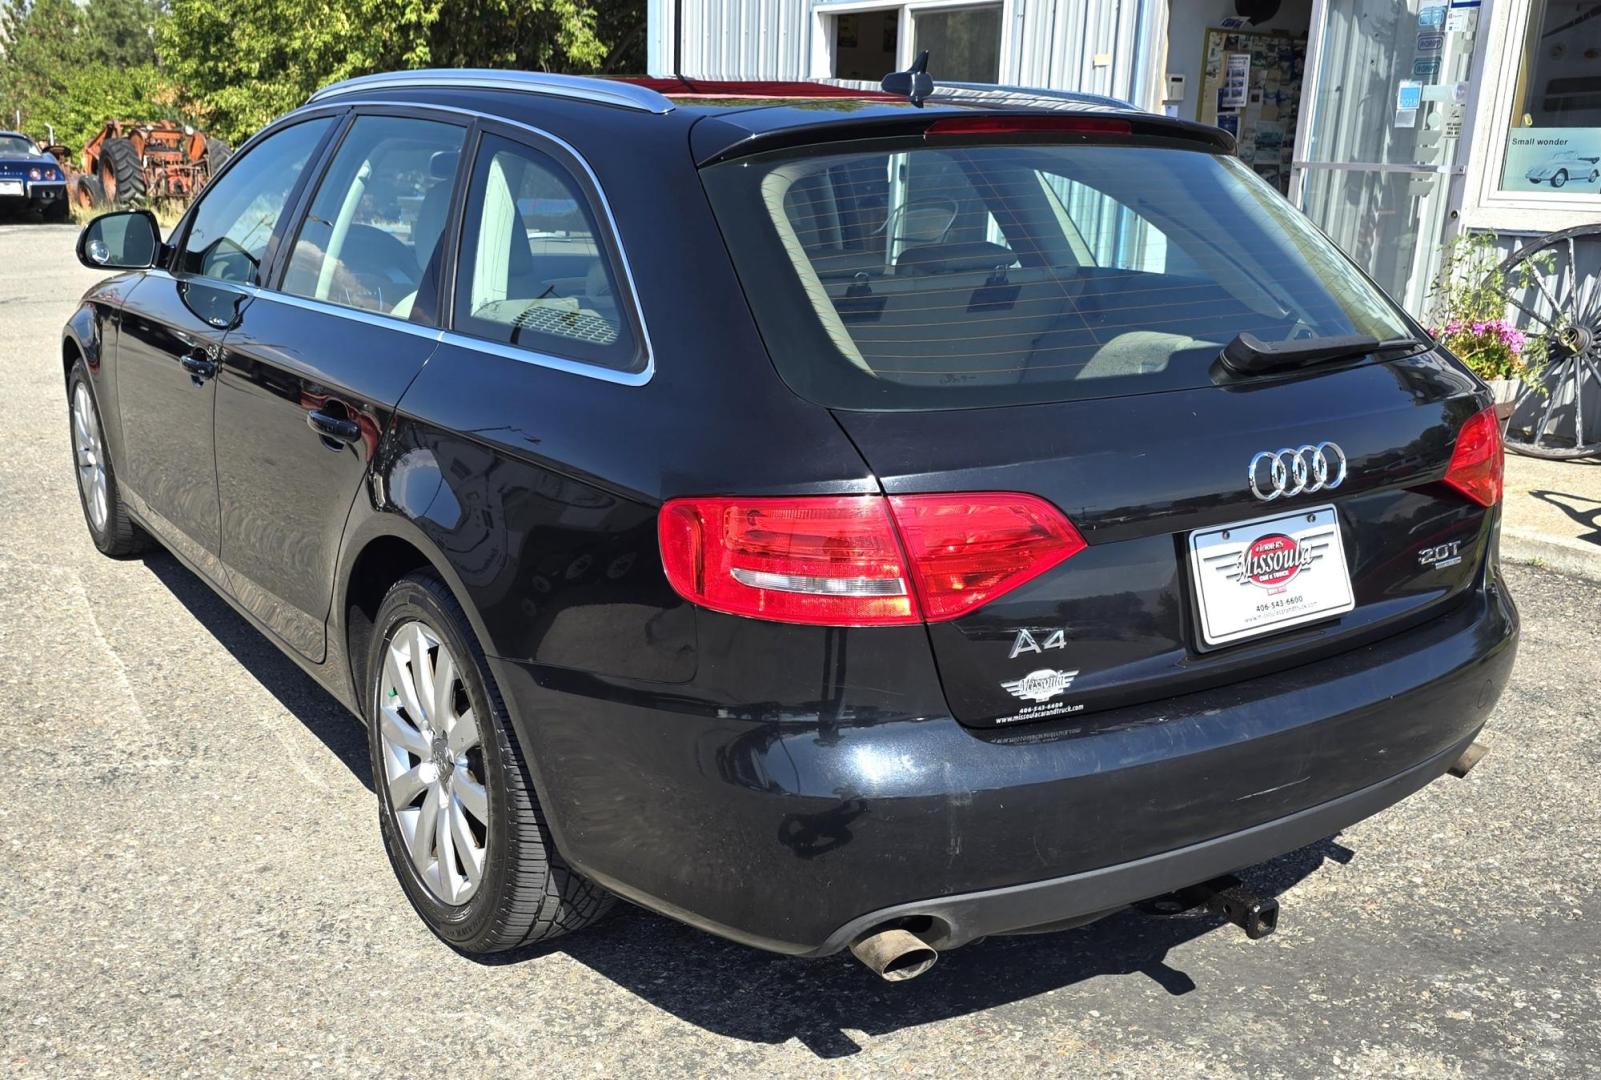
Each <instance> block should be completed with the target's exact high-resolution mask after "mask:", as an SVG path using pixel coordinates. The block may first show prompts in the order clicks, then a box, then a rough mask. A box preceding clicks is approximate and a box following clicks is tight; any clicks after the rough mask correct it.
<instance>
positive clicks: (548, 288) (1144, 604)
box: [62, 71, 1517, 976]
mask: <svg viewBox="0 0 1601 1080" xmlns="http://www.w3.org/2000/svg"><path fill="white" fill-rule="evenodd" d="M924 89H925V90H928V88H926V87H925V88H924ZM914 97H915V98H917V99H918V100H915V101H914V100H912V98H914ZM1231 149H1232V142H1231V140H1230V138H1229V136H1227V135H1225V134H1223V133H1221V132H1219V131H1217V130H1215V129H1211V128H1206V127H1202V126H1200V125H1196V124H1192V123H1187V122H1183V121H1179V120H1174V119H1169V118H1166V117H1161V116H1153V115H1149V114H1146V113H1143V112H1140V111H1136V110H1134V109H1131V108H1130V107H1128V106H1126V105H1123V104H1121V103H1118V102H1113V101H1109V100H1106V99H1100V98H1094V97H1084V96H1076V95H1064V94H1059V93H1044V92H1034V91H1026V90H1016V89H1004V88H995V87H988V88H984V87H973V86H949V85H944V86H941V85H936V86H934V87H932V89H931V90H928V92H927V93H926V96H925V95H924V94H923V93H914V94H910V95H905V96H903V95H898V94H892V93H888V92H864V91H859V90H854V89H849V88H845V87H842V86H837V85H831V84H698V83H692V82H688V81H683V80H661V81H638V82H624V81H611V80H599V79H582V78H570V77H561V76H550V75H542V74H530V73H517V72H490V71H420V72H406V73H399V74H392V75H378V76H370V77H366V78H360V79H355V80H351V81H348V82H344V83H339V84H336V85H333V86H330V87H328V88H327V89H324V90H322V91H321V92H319V93H317V94H315V95H313V96H312V98H311V99H310V100H309V101H308V102H307V103H306V105H305V106H304V107H303V108H300V109H297V110H295V111H294V112H292V113H290V114H288V115H286V116H284V117H283V118H281V119H280V120H278V121H276V122H275V123H273V124H271V125H270V126H268V127H267V128H266V129H264V130H263V131H262V132H261V133H260V134H258V135H256V136H255V138H253V139H252V140H251V141H250V142H249V144H248V145H247V146H245V147H244V148H243V149H242V150H241V151H240V152H239V153H238V154H237V155H236V156H235V157H234V158H233V159H232V160H231V161H230V162H229V163H228V165H227V167H226V168H225V169H223V170H222V171H221V172H220V173H219V174H218V175H217V176H216V177H215V178H214V179H213V180H212V181H211V183H210V184H209V185H208V186H207V187H206V189H205V191H204V192H203V193H202V194H201V196H200V197H199V199H198V200H197V201H196V202H195V203H194V205H193V206H191V207H190V208H189V210H188V212H187V213H186V214H185V215H184V217H183V219H182V220H181V221H180V222H179V223H178V225H177V226H176V227H175V228H174V229H173V230H172V232H171V235H169V236H168V237H166V238H165V239H163V238H161V236H160V235H159V233H158V231H157V228H156V225H155V222H154V220H153V218H151V217H150V216H149V215H148V214H145V213H143V212H137V211H135V212H126V213H119V214H110V215H107V216H105V217H102V218H100V219H98V220H97V221H95V222H94V223H92V224H91V225H90V226H89V227H88V228H87V229H86V230H85V231H84V233H83V235H82V237H81V238H80V240H79V257H80V258H81V259H82V260H83V261H84V262H85V263H86V264H87V265H90V266H93V267H102V268H107V269H113V270H119V271H122V272H121V273H118V274H117V275H116V276H113V277H110V278H108V279H107V280H106V281H104V282H102V283H101V284H99V285H97V286H96V287H94V288H93V289H91V290H90V291H89V293H88V294H87V295H86V296H85V298H84V300H83V303H82V306H81V307H80V308H79V309H78V310H77V312H76V313H75V314H74V315H73V317H72V319H71V321H70V323H69V324H68V325H67V327H66V333H65V338H64V342H63V350H62V364H63V374H64V377H65V380H66V387H67V398H68V403H69V413H70V422H71V436H72V441H73V446H74V450H75V460H76V466H77V476H78V484H79V492H80V494H81V496H82V502H83V509H84V515H85V518H86V520H87V522H88V526H89V530H90V532H91V533H92V534H93V537H94V541H95V543H96V545H97V546H98V547H99V548H100V550H102V551H103V552H105V553H106V554H108V555H112V556H127V555H130V554H133V553H135V552H137V551H139V550H140V549H141V548H142V547H143V546H144V545H146V543H147V542H148V541H149V540H150V539H152V538H153V539H154V540H155V541H157V542H159V543H160V544H161V545H163V546H165V547H166V548H167V549H169V550H170V551H171V552H172V553H173V554H174V555H175V556H177V558H178V559H180V560H181V561H182V562H183V563H185V564H186V565H187V566H188V567H189V568H190V569H192V570H193V571H194V572H195V573H196V574H197V575H199V576H200V577H202V578H203V579H205V580H206V581H207V582H208V583H209V584H210V585H211V586H212V587H213V588H215V589H216V590H217V591H218V592H219V593H220V594H222V595H223V596H224V597H226V598H227V599H228V600H229V601H230V602H231V603H232V604H233V605H234V606H235V607H236V608H237V609H238V610H239V612H240V613H241V614H242V615H243V616H244V617H245V618H246V619H248V620H249V621H250V622H251V623H252V624H253V625H255V626H256V627H257V628H259V629H260V630H261V632H262V633H264V634H265V635H266V636H267V637H269V638H270V639H271V640H272V641H273V642H274V643H275V644H276V645H277V646H278V647H279V648H281V649H282V650H283V651H284V652H285V653H286V654H288V655H289V656H290V657H291V658H292V659H294V660H295V661H296V662H297V663H299V664H300V666H302V667H303V668H304V669H305V670H306V671H307V672H309V673H310V674H311V675H312V676H313V677H314V678H315V679H316V680H317V681H318V682H319V683H321V684H322V685H323V686H325V687H326V688H327V689H328V690H329V691H330V692H331V693H332V694H333V695H334V696H335V697H337V698H338V699H339V700H340V701H341V702H343V703H344V704H345V705H347V706H348V707H349V708H350V709H351V711H352V712H354V713H355V714H356V715H357V716H359V717H361V718H362V719H363V720H364V721H365V723H366V726H367V728H368V730H369V731H370V742H371V748H372V771H373V781H374V787H375V788H376V790H377V794H378V804H379V816H380V822H381V832H382V836H383V840H384V844H385V846H386V847H387V849H388V853H389V856H390V860H391V862H392V863H393V866H394V870H395V873H396V874H397V875H398V876H399V879H400V882H401V884H402V886H403V888H404V890H405V893H406V896H407V897H408V898H409V899H410V901H411V902H412V904H413V905H415V907H416V909H417V911H418V912H419V913H420V914H421V915H422V917H423V918H424V919H425V920H426V921H427V923H428V925H429V926H430V927H431V928H432V929H433V930H434V931H435V932H436V933H437V934H438V935H439V936H440V937H441V938H443V939H444V940H445V941H447V942H448V943H450V944H451V945H453V946H455V947H457V948H458V949H461V950H463V951H466V952H471V953H486V952H491V951H495V950H503V949H507V948H511V947H515V946H518V945H522V944H524V943H527V942H531V941H536V940H540V939H545V938H549V937H552V936H555V935H557V934H561V933H564V932H566V931H570V930H575V929H577V928H579V927H581V926H583V925H584V924H585V923H587V922H589V921H591V920H592V919H594V918H596V917H597V916H598V915H599V914H601V913H602V912H603V911H604V910H605V908H606V907H607V904H608V902H609V901H610V899H611V898H612V896H613V895H614V894H615V895H617V896H622V897H625V898H627V899H629V900H631V901H633V902H635V903H638V904H641V905H644V906H646V907H648V908H652V909H655V910H657V911H660V912H664V913H666V914H668V915H671V916H673V917H675V918H678V919H681V920H684V921H685V922H688V923H690V924H693V925H695V926H698V927H702V928H704V929H706V930H709V931H711V932H713V933H717V934H721V935H724V936H726V937H729V938H732V939H734V940H736V941H740V942H744V943H747V944H749V945H753V946H757V947H760V948H764V949H770V950H775V951H779V952H783V953H790V954H795V955H819V954H826V953H830V952H833V951H836V950H839V949H841V948H843V947H850V948H852V949H853V950H855V951H856V952H857V954H858V955H859V956H861V957H863V959H864V960H866V961H867V962H868V963H869V964H870V965H871V966H873V967H875V968H876V969H878V970H880V972H881V973H885V974H889V975H899V976H905V975H909V974H913V973H916V972H918V971H920V970H922V969H923V968H924V967H926V966H927V964H928V963H929V962H931V961H932V958H933V956H934V950H941V949H947V948H952V947H955V946H958V945H962V944H964V943H966V942H970V941H973V940H975V939H976V938H979V937H983V936H985V935H989V934H998V933H1009V932H1019V931H1030V930H1039V929H1045V928H1053V927H1065V926H1071V925H1075V924H1079V923H1084V922H1087V921H1090V920H1091V919H1094V918H1096V917H1098V916H1101V915H1104V914H1107V913H1109V912H1111V911H1115V910H1118V909H1120V908H1122V907H1124V906H1127V905H1129V904H1131V903H1135V902H1139V901H1142V900H1146V899H1149V898H1151V897H1155V896H1159V895H1162V894H1169V893H1175V892H1176V893H1178V894H1179V895H1180V896H1184V897H1189V898H1190V899H1191V900H1192V901H1193V902H1196V903H1211V904H1214V906H1216V907H1217V908H1218V909H1219V910H1226V911H1227V912H1228V913H1229V914H1230V915H1231V917H1235V918H1237V919H1241V920H1243V921H1246V922H1249V919H1250V918H1251V917H1252V916H1251V915H1250V913H1249V912H1247V913H1246V914H1244V915H1242V914H1241V913H1240V912H1239V911H1238V910H1236V909H1237V908H1238V907H1239V906H1240V905H1241V904H1243V905H1244V906H1245V907H1248V908H1249V907H1251V906H1252V903H1253V899H1252V898H1250V897H1249V895H1248V894H1243V890H1241V889H1235V890H1234V891H1233V892H1232V893H1230V892H1229V890H1228V889H1227V888H1226V887H1224V886H1223V885H1219V884H1218V880H1219V879H1222V880H1224V881H1227V879H1226V878H1225V877H1224V876H1225V875H1227V874H1229V873H1230V872H1232V871H1235V870H1237V869H1239V868H1241V867H1244V866H1248V865H1251V864H1254V863H1257V862H1260V861H1263V860H1265V859H1268V858H1272V857H1274V856H1276V855H1279V854H1281V853H1283V852H1286V851H1289V850H1292V849H1295V848H1298V847H1300V846H1303V845H1305V844H1308V843H1311V842H1313V841H1316V840H1318V839H1320V838H1322V837H1325V836H1327V835H1329V834H1331V833H1333V832H1335V831H1337V830H1339V829H1341V828H1344V827H1346V826H1348V825H1350V824H1352V823H1354V822H1356V821H1358V820H1360V819H1362V818H1364V817H1366V816H1368V815H1371V814H1373V813H1375V812H1377V811H1378V810H1380V809H1382V808H1384V807H1386V806H1389V805H1390V804H1392V803H1394V802H1396V801H1397V800H1399V799H1402V798H1404V797H1405V796H1407V795H1408V794H1410V793H1411V792H1413V791H1415V790H1417V789H1418V788H1420V787H1422V786H1423V785H1424V784H1426V783H1428V782H1430V781H1431V780H1433V779H1435V778H1436V777H1439V776H1441V775H1442V774H1444V773H1445V772H1446V771H1447V770H1448V769H1451V768H1453V766H1456V767H1458V768H1460V767H1462V766H1461V765H1460V762H1462V761H1465V760H1467V759H1468V758H1470V757H1471V756H1472V755H1473V753H1474V752H1475V751H1476V748H1474V747H1473V746H1472V744H1473V740H1474V737H1475V735H1476V734H1477V732H1478V731H1479V729H1480V727H1481V726H1482V725H1483V724H1484V721H1485V718H1486V717H1487V716H1488V714H1489V713H1490V711H1491V709H1492V708H1493V707H1494V706H1495V703H1496V700H1497V697H1498V696H1499V694H1500V692H1501V689H1502V687H1503V686H1504V685H1505V683H1506V681H1507V678H1508V674H1509V671H1510V669H1511V667H1512V662H1513V656H1514V653H1515V648H1516V641H1517V616H1516V612H1515V609H1514V607H1513V604H1512V600H1511V598H1510V597H1509V596H1508V595H1507V591H1506V587H1505V585H1504V584H1503V581H1502V578H1501V574H1500V570H1499V566H1498V561H1497V552H1496V545H1497V529H1498V524H1499V516H1500V498H1501V444H1500V434H1499V429H1498V427H1497V424H1496V419H1495V415H1494V412H1493V410H1492V408H1491V400H1490V396H1489V394H1488V392H1487V390H1486V388H1485V387H1484V386H1483V384H1481V383H1480V382H1479V381H1477V380H1476V379H1475V378H1474V377H1473V376H1472V375H1470V374H1469V373H1468V372H1467V371H1466V370H1465V369H1464V368H1463V367H1462V365H1461V364H1459V363H1458V362H1457V361H1456V360H1454V359H1453V358H1452V357H1450V356H1449V355H1447V354H1446V352H1445V351H1444V350H1443V349H1441V348H1440V347H1439V346H1438V345H1436V344H1434V343H1433V342H1431V341H1430V340H1429V339H1428V338H1427V337H1426V335H1425V334H1424V332H1423V331H1422V330H1421V329H1420V328H1419V326H1418V325H1417V323H1415V322H1414V321H1413V320H1412V319H1411V318H1409V317H1408V316H1407V315H1406V313H1405V312H1403V311H1402V310H1401V309H1400V308H1399V307H1398V306H1397V305H1396V304H1395V303H1393V302H1392V301H1391V300H1389V299H1388V298H1386V297H1385V295H1384V294H1383V293H1382V292H1381V291H1380V290H1379V289H1377V288H1376V287H1375V286H1374V285H1373V283H1372V282H1371V281H1369V280H1368V279H1367V278H1366V277H1365V276H1364V275H1363V274H1362V273H1361V272H1360V271H1359V270H1358V269H1357V268H1356V267H1355V266H1354V265H1353V264H1352V263H1351V262H1350V260H1348V259H1347V258H1346V257H1345V256H1344V255H1343V254H1341V253H1340V252H1339V251H1338V250H1337V249H1336V248H1335V247H1334V246H1333V245H1332V244H1331V243H1330V242H1329V241H1328V240H1327V239H1326V238H1325V237H1324V236H1323V235H1321V234H1320V233H1319V232H1318V231H1317V230H1315V229H1314V228H1313V227H1312V226H1310V225H1309V224H1308V222H1307V221H1306V220H1305V219H1304V218H1303V217H1302V216H1301V215H1300V214H1299V213H1297V212H1296V211H1295V210H1294V209H1293V208H1291V207H1290V206H1289V205H1288V204H1287V203H1286V202H1285V201H1284V200H1283V199H1281V198H1280V197H1279V196H1278V195H1277V194H1276V193H1275V192H1273V191H1272V190H1270V189H1269V188H1268V187H1267V186H1266V185H1265V184H1263V183H1262V182H1261V181H1260V180H1259V179H1258V178H1257V177H1256V176H1255V175H1253V174H1252V172H1251V171H1250V169H1249V168H1247V167H1245V166H1243V165H1242V164H1241V162H1240V161H1239V160H1238V159H1237V158H1236V157H1234V156H1233V155H1232V153H1231ZM1242 894H1243V895H1244V899H1243V900H1242V898H1241V897H1242ZM1264 903H1265V902H1264ZM1255 910H1256V915H1257V916H1261V915H1262V913H1263V911H1264V910H1265V909H1264V908H1262V907H1261V906H1258V907H1256V909H1255ZM1248 928H1249V927H1248ZM1267 929H1271V926H1270V925H1265V926H1264V925H1260V921H1259V924H1258V925H1256V930H1257V931H1258V932H1263V931H1265V930H1267Z"/></svg>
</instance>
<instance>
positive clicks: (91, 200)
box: [67, 173, 106, 210]
mask: <svg viewBox="0 0 1601 1080" xmlns="http://www.w3.org/2000/svg"><path fill="white" fill-rule="evenodd" d="M67 192H68V198H70V199H71V200H72V203H73V205H75V206H77V207H80V208H81V209H84V210H103V209H105V205H106V188H105V185H104V184H102V183H101V182H100V178H99V177H97V176H90V175H89V174H88V173H79V174H78V175H77V176H75V177H73V179H72V185H71V186H70V187H69V188H68V189H67Z"/></svg>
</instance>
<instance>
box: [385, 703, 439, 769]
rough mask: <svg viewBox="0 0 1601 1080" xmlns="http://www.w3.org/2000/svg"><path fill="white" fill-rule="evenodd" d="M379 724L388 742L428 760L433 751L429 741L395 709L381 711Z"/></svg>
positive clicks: (387, 708)
mask: <svg viewBox="0 0 1601 1080" xmlns="http://www.w3.org/2000/svg"><path fill="white" fill-rule="evenodd" d="M378 723H379V730H380V731H381V732H382V733H383V736H384V738H385V739H386V740H387V741H389V742H391V743H393V744H394V745H396V746H398V747H400V748H401V749H403V750H407V751H409V752H410V753H412V754H415V755H416V756H417V757H419V758H421V759H422V760H424V761H427V760H428V755H429V753H430V752H431V751H432V750H433V748H432V747H431V746H429V745H428V740H427V739H425V738H423V737H422V732H420V731H418V730H417V729H416V728H414V727H412V726H411V725H410V724H408V723H406V721H405V720H403V719H402V718H401V717H400V716H399V715H398V714H397V713H396V712H395V710H394V709H392V708H389V707H387V706H385V707H384V708H382V709H380V710H379V716H378Z"/></svg>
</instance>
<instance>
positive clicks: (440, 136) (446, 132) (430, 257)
mask: <svg viewBox="0 0 1601 1080" xmlns="http://www.w3.org/2000/svg"><path fill="white" fill-rule="evenodd" d="M465 137H466V132H465V130H464V129H462V128H460V127H457V126H456V125H454V124H446V123H440V122H438V121H434V120H419V119H416V118H413V117H403V116H363V117H360V118H358V119H357V120H356V122H355V123H354V124H352V125H351V128H350V133H349V134H348V135H346V136H345V138H344V141H343V142H342V143H341V144H340V146H339V150H338V151H337V152H336V153H335V154H334V157H333V163H332V164H331V165H330V166H329V167H328V172H327V174H326V175H325V176H324V177H323V179H322V182H321V184H320V185H319V186H318V189H317V194H316V197H315V198H313V199H312V202H311V209H310V210H309V211H308V212H307V214H306V219H305V221H304V222H303V223H302V224H301V226H300V234H299V236H298V237H297V238H296V240H295V246H294V249H293V251H292V253H291V254H290V257H289V268H288V270H287V271H285V273H284V281H283V291H284V292H287V293H292V294H293V295H295V296H304V297H307V298H309V299H312V300H324V301H327V302H328V303H331V304H338V305H340V306H342V307H352V308H357V309H359V310H362V311H372V312H376V313H378V314H380V315H393V316H394V317H396V318H399V319H417V320H421V321H426V322H431V321H433V313H434V292H435V289H436V286H435V282H437V281H438V273H439V264H440V262H441V261H442V258H443V255H444V252H443V250H442V245H441V244H440V243H439V239H440V237H441V235H442V234H443V233H444V229H445V218H446V217H447V216H448V215H449V212H450V199H451V192H452V191H453V189H454V187H455V177H456V166H457V163H458V161H459V160H460V158H461V148H462V142H463V140H464V138H465Z"/></svg>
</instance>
